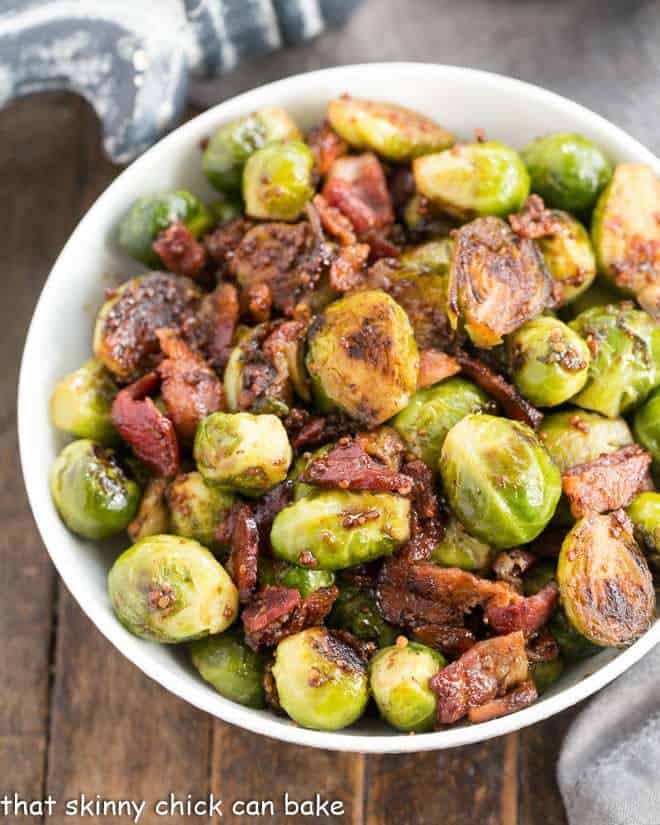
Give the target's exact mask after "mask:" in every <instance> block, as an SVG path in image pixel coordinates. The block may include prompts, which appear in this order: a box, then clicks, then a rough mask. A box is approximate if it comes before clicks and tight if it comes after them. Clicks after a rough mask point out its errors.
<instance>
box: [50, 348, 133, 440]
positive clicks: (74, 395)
mask: <svg viewBox="0 0 660 825" xmlns="http://www.w3.org/2000/svg"><path fill="white" fill-rule="evenodd" d="M116 394H117V385H116V384H115V382H114V379H113V378H112V375H111V374H110V373H109V372H108V371H107V370H106V368H105V367H104V366H103V365H102V364H100V363H99V362H98V361H97V360H96V358H90V359H89V361H85V363H84V364H83V365H82V367H78V369H77V370H74V371H73V372H71V373H69V375H67V376H66V377H65V378H63V379H62V380H61V381H59V382H58V383H57V384H56V386H55V389H54V390H53V394H52V395H51V397H50V417H51V420H52V422H53V424H54V425H55V426H56V427H57V428H58V430H63V431H64V432H65V433H71V435H75V436H77V437H78V438H91V439H92V441H100V442H101V443H102V444H113V443H114V442H116V441H117V431H116V430H115V428H114V426H113V424H112V421H111V419H110V408H111V407H112V402H113V400H114V397H115V395H116Z"/></svg>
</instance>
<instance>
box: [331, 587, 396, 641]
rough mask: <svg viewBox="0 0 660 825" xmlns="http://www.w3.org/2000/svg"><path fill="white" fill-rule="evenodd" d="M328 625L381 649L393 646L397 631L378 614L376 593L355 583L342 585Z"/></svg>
mask: <svg viewBox="0 0 660 825" xmlns="http://www.w3.org/2000/svg"><path fill="white" fill-rule="evenodd" d="M328 626H329V627H333V628H337V629H338V630H348V631H349V632H350V633H352V634H353V635H354V636H355V637H356V638H357V639H360V640H362V641H364V642H375V643H376V644H377V645H378V647H385V646H386V645H391V644H394V640H395V639H396V630H395V629H394V628H393V627H392V626H391V625H389V624H388V623H387V622H386V621H385V620H384V619H383V617H382V616H381V615H380V613H379V612H378V608H377V607H376V600H375V599H374V596H373V594H372V593H371V592H370V591H369V590H368V589H367V588H364V587H359V586H358V585H355V584H346V585H343V586H342V587H341V589H340V592H339V597H338V598H337V600H336V601H335V603H334V605H333V606H332V612H331V613H330V615H329V616H328Z"/></svg>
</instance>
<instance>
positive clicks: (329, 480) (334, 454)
mask: <svg viewBox="0 0 660 825" xmlns="http://www.w3.org/2000/svg"><path fill="white" fill-rule="evenodd" d="M299 480H300V481H302V482H304V483H305V484H314V485H315V486H317V487H331V488H339V489H341V490H371V491H374V492H391V493H398V494H399V495H407V494H408V493H410V492H411V490H412V487H413V482H412V480H411V479H410V478H409V477H408V476H406V475H403V474H401V473H394V472H392V470H389V469H388V468H387V467H386V466H385V465H383V464H381V463H380V462H379V461H377V460H376V459H374V458H372V457H371V456H370V455H368V454H367V453H366V452H365V451H364V450H363V448H362V447H361V446H360V444H358V443H357V441H354V440H353V439H349V438H342V439H341V440H340V441H339V443H338V444H337V446H336V447H333V448H332V449H331V450H330V452H328V453H326V454H325V455H323V456H320V457H319V458H317V459H315V460H314V461H312V462H311V463H310V464H309V465H308V466H307V467H306V468H305V470H303V472H302V473H301V474H300V477H299Z"/></svg>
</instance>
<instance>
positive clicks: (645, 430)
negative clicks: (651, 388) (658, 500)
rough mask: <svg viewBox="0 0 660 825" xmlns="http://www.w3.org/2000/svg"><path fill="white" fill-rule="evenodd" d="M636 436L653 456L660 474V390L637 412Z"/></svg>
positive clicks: (635, 421)
mask: <svg viewBox="0 0 660 825" xmlns="http://www.w3.org/2000/svg"><path fill="white" fill-rule="evenodd" d="M633 430H634V432H635V438H636V439H637V441H639V443H640V444H641V445H642V447H644V449H645V450H648V451H649V452H650V453H651V455H652V456H653V467H654V470H655V472H656V473H657V474H658V475H660V390H658V391H656V392H654V393H653V395H652V396H651V397H650V398H649V400H648V401H647V402H646V403H645V404H644V406H642V407H640V408H639V409H638V410H637V411H636V412H635V418H634V419H633Z"/></svg>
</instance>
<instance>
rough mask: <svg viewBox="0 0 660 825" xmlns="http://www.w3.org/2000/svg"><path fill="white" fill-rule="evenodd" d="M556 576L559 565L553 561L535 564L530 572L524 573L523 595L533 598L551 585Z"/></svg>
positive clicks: (544, 560) (545, 560)
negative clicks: (547, 585)
mask: <svg viewBox="0 0 660 825" xmlns="http://www.w3.org/2000/svg"><path fill="white" fill-rule="evenodd" d="M556 576H557V565H556V563H555V562H554V561H553V560H552V559H542V560H541V561H538V562H535V563H534V564H533V565H532V566H531V567H530V568H529V570H526V571H525V572H524V573H523V593H524V594H525V596H533V595H534V594H536V593H538V592H539V590H542V589H543V588H544V587H545V586H546V584H550V582H551V581H552V580H553V579H554V578H556Z"/></svg>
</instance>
